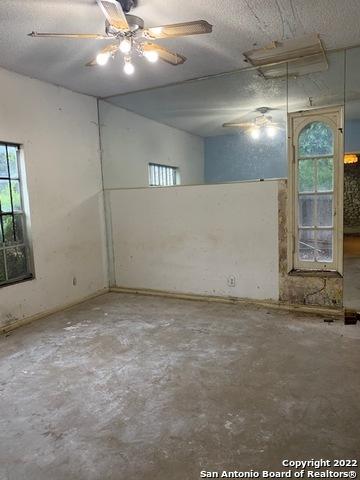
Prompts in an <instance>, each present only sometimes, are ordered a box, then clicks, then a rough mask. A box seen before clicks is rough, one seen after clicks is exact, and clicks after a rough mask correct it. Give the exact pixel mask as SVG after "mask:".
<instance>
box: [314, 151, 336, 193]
mask: <svg viewBox="0 0 360 480" xmlns="http://www.w3.org/2000/svg"><path fill="white" fill-rule="evenodd" d="M333 177H334V168H333V159H332V158H320V159H319V160H318V161H317V191H318V192H326V191H329V190H333Z"/></svg>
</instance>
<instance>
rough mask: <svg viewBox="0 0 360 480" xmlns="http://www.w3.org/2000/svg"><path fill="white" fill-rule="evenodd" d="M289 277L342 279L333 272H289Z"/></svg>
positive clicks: (339, 274) (337, 273) (338, 274)
mask: <svg viewBox="0 0 360 480" xmlns="http://www.w3.org/2000/svg"><path fill="white" fill-rule="evenodd" d="M289 275H290V276H291V277H322V278H324V277H326V278H342V277H343V276H342V275H341V273H339V272H335V271H334V270H291V271H290V272H289Z"/></svg>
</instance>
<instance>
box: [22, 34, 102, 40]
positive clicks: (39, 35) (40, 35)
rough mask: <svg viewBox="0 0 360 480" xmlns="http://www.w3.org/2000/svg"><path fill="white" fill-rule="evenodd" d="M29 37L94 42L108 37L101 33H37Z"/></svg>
mask: <svg viewBox="0 0 360 480" xmlns="http://www.w3.org/2000/svg"><path fill="white" fill-rule="evenodd" d="M28 36H29V37H46V38H84V39H89V38H90V39H91V38H92V39H94V40H105V39H108V38H110V37H108V36H107V35H103V34H101V33H39V32H31V33H29V34H28Z"/></svg>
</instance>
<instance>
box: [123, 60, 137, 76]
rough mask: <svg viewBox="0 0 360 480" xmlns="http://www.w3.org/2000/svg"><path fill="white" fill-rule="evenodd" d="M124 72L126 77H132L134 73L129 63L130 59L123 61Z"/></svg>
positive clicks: (132, 66) (133, 68)
mask: <svg viewBox="0 0 360 480" xmlns="http://www.w3.org/2000/svg"><path fill="white" fill-rule="evenodd" d="M124 72H125V73H126V75H132V74H133V73H134V72H135V67H134V65H133V64H132V63H131V59H125V65H124Z"/></svg>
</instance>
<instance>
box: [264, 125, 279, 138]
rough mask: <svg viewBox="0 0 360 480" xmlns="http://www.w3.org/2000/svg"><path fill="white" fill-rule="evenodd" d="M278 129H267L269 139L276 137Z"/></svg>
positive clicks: (272, 127)
mask: <svg viewBox="0 0 360 480" xmlns="http://www.w3.org/2000/svg"><path fill="white" fill-rule="evenodd" d="M276 133H277V132H276V128H275V127H274V126H273V125H269V126H268V127H266V134H267V136H268V137H269V138H274V137H275V136H276Z"/></svg>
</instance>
